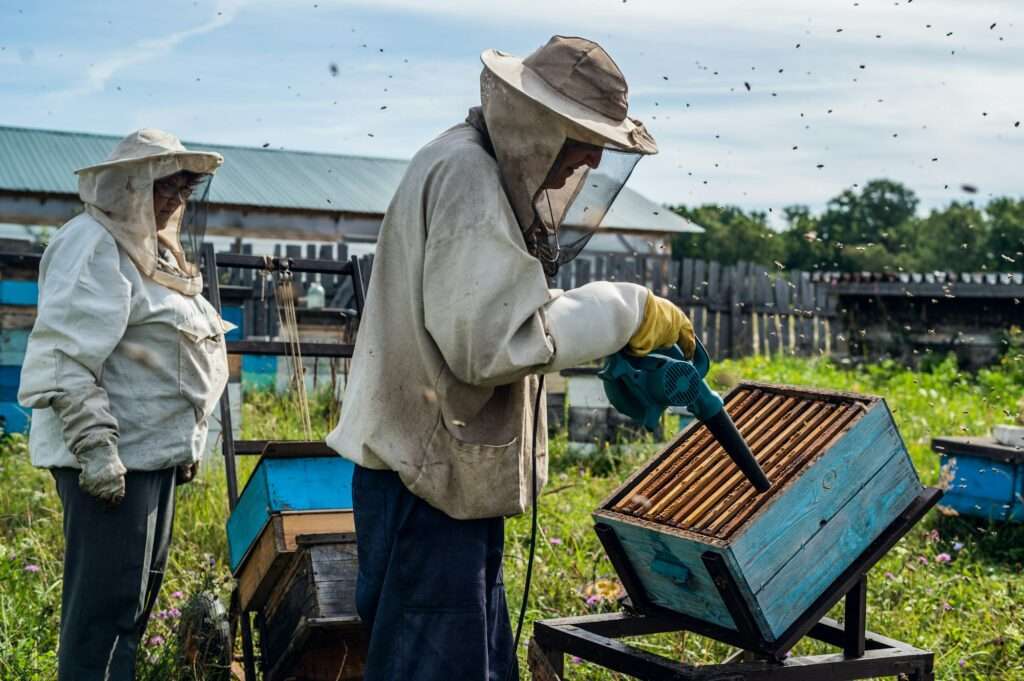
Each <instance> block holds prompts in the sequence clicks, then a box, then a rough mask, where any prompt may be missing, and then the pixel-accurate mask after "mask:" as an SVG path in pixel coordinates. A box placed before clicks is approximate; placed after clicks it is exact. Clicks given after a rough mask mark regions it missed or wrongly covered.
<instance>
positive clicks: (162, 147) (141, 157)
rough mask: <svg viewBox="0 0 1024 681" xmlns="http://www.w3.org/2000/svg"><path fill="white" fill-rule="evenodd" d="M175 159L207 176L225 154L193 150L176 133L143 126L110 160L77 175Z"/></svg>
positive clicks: (128, 138)
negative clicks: (187, 147)
mask: <svg viewBox="0 0 1024 681" xmlns="http://www.w3.org/2000/svg"><path fill="white" fill-rule="evenodd" d="M172 158H173V159H174V161H175V166H176V167H177V168H178V169H179V170H187V171H189V172H193V173H198V174H200V175H205V174H208V173H212V172H214V171H215V170H217V168H218V167H220V165H221V164H222V163H223V162H224V157H223V156H221V155H220V154H218V153H215V152H212V151H190V150H188V149H186V148H185V145H184V144H182V143H181V140H179V139H178V138H177V137H176V136H174V135H172V134H171V133H169V132H164V131H163V130H157V129H156V128H142V129H141V130H136V131H135V132H133V133H132V134H130V135H128V136H127V137H125V138H124V139H123V140H121V141H120V142H118V144H117V146H116V147H114V150H113V151H112V152H110V156H108V157H107V160H106V161H103V162H101V163H94V164H92V165H89V166H85V167H84V168H79V169H78V170H76V171H75V174H80V173H87V172H90V171H94V170H101V169H103V168H109V167H111V166H116V165H124V164H129V163H142V162H146V163H151V162H160V161H165V160H169V159H172Z"/></svg>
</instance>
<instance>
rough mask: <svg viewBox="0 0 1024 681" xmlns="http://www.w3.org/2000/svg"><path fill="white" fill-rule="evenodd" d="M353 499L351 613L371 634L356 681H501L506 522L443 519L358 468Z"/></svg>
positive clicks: (505, 666)
mask: <svg viewBox="0 0 1024 681" xmlns="http://www.w3.org/2000/svg"><path fill="white" fill-rule="evenodd" d="M352 493H353V506H354V509H355V523H356V537H357V538H358V550H359V578H358V581H357V584H356V609H357V610H358V612H359V616H360V618H362V620H363V622H364V624H365V625H366V628H367V631H368V632H369V634H370V646H369V654H368V658H367V662H366V674H365V676H364V677H363V679H364V681H505V679H506V675H507V674H508V670H509V665H510V664H512V665H516V664H517V663H516V660H515V658H514V656H513V654H512V653H513V651H512V628H511V625H510V623H509V618H508V606H507V605H506V603H505V585H504V583H503V582H502V577H501V560H502V553H503V548H504V546H503V545H504V531H505V521H504V519H503V518H488V519H485V520H455V519H453V518H450V517H449V516H447V515H445V514H444V513H442V512H441V511H439V510H437V509H436V508H434V507H432V506H430V505H429V504H427V502H425V501H423V500H422V499H420V498H419V497H417V496H415V495H414V494H412V493H411V492H409V491H408V490H407V489H406V488H405V485H403V484H402V481H401V480H400V479H399V477H398V474H397V473H394V472H392V471H377V470H370V469H367V468H362V467H360V466H356V470H355V474H354V476H353V480H352ZM510 678H512V679H516V680H518V679H519V675H518V668H516V670H515V671H514V672H513V674H512V675H511V677H510Z"/></svg>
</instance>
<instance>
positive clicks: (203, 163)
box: [75, 151, 224, 175]
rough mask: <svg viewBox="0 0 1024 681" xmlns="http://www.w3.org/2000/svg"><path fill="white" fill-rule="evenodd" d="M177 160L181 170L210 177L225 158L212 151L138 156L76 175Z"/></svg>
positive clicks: (98, 165) (118, 160) (170, 152)
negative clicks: (171, 159)
mask: <svg viewBox="0 0 1024 681" xmlns="http://www.w3.org/2000/svg"><path fill="white" fill-rule="evenodd" d="M172 157H173V158H175V159H176V160H177V162H178V165H179V166H180V169H181V170H187V171H189V172H191V173H197V174H199V175H210V174H212V173H214V172H215V171H216V170H217V168H219V167H220V166H221V164H222V163H224V157H223V156H221V155H220V154H218V153H215V152H212V151H167V152H163V153H160V154H149V155H147V156H136V157H134V158H119V159H114V160H112V161H103V162H102V163H94V164H93V165H90V166H85V167H84V168H79V169H78V170H76V171H75V174H76V175H78V174H80V173H86V172H90V171H93V170H102V169H103V168H110V167H112V166H123V165H129V164H134V163H152V162H154V161H163V160H165V159H168V158H172Z"/></svg>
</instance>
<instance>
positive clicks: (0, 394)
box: [0, 366, 21, 402]
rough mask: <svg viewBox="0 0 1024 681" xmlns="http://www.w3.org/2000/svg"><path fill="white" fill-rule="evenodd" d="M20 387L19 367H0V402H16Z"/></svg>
mask: <svg viewBox="0 0 1024 681" xmlns="http://www.w3.org/2000/svg"><path fill="white" fill-rule="evenodd" d="M20 385H21V367H20V366H0V402H17V401H18V387H19V386H20Z"/></svg>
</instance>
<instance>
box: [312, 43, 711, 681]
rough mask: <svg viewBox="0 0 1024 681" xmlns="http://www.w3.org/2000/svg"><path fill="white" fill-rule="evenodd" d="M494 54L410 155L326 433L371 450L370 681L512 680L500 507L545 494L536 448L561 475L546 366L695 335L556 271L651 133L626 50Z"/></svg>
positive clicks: (358, 490) (613, 287)
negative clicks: (631, 88) (621, 61)
mask: <svg viewBox="0 0 1024 681" xmlns="http://www.w3.org/2000/svg"><path fill="white" fill-rule="evenodd" d="M482 59H483V62H484V68H483V72H482V74H481V80H480V83H481V87H480V98H481V106H480V107H476V108H474V109H471V110H470V113H469V117H468V118H467V120H466V122H464V123H461V124H458V125H456V126H455V127H453V128H451V129H449V130H447V131H446V132H444V133H442V134H441V135H440V136H439V137H437V138H436V139H435V140H434V141H432V142H430V143H429V144H427V145H426V146H425V147H423V148H422V149H420V151H419V152H418V153H417V154H416V155H415V156H414V157H413V159H412V161H411V162H410V163H409V166H408V168H407V170H406V172H405V175H404V177H403V178H402V181H401V183H400V184H399V187H398V189H397V191H396V193H395V196H394V198H393V199H392V202H391V205H390V206H389V208H388V211H387V214H386V215H385V217H384V220H383V222H382V224H381V229H380V236H379V240H378V244H377V250H376V255H375V258H374V266H373V277H372V280H371V282H370V286H369V291H368V298H367V302H366V308H365V310H364V314H363V317H362V319H361V320H360V326H359V335H358V338H357V340H356V347H355V353H354V358H353V361H352V369H351V372H350V374H349V381H348V385H347V388H346V399H345V405H344V408H343V409H342V412H341V421H340V423H339V425H338V427H337V428H336V429H335V430H334V431H333V432H332V433H331V434H330V436H329V437H328V440H327V441H328V444H330V446H331V447H333V448H334V449H335V450H336V451H338V452H339V453H341V454H342V455H343V456H345V457H347V458H349V459H351V460H353V461H354V462H355V463H356V464H357V466H356V471H355V474H354V477H353V480H352V486H353V500H354V507H355V522H356V533H357V535H358V536H359V581H358V585H357V596H356V602H357V606H358V609H359V614H360V616H361V617H362V619H363V622H364V623H365V625H366V626H367V628H368V631H370V647H369V656H368V659H367V664H366V676H365V678H366V680H367V681H380V680H383V679H412V678H415V679H417V680H418V681H432V680H435V679H436V680H438V681H440V680H441V679H444V680H446V681H447V680H449V679H505V678H508V677H507V675H508V674H509V670H510V669H512V668H513V667H514V665H515V661H514V655H513V654H512V634H511V630H510V627H509V622H508V614H507V608H506V605H505V594H504V587H503V586H502V580H501V561H502V551H503V522H504V520H503V518H504V516H509V515H515V514H518V513H521V512H522V511H523V510H524V509H526V508H528V507H529V505H530V504H531V503H532V501H533V497H532V493H531V487H532V485H531V481H532V477H533V473H534V470H533V469H534V461H536V462H537V465H536V474H537V478H538V482H539V484H540V485H543V484H544V482H545V480H546V478H547V426H546V405H545V401H544V396H543V392H542V391H540V390H539V388H538V386H539V380H538V374H542V373H546V372H554V371H558V370H560V369H563V368H567V367H571V366H575V365H578V364H581V363H584V362H588V361H591V360H594V359H597V358H599V357H603V356H605V355H609V354H611V353H614V352H616V351H618V350H620V349H622V348H623V347H626V346H628V347H629V348H630V349H631V350H633V351H634V352H637V353H639V354H644V353H646V352H649V351H650V350H652V349H653V348H656V347H661V346H664V345H669V344H672V343H676V342H680V343H681V344H683V345H684V349H686V350H687V351H689V350H690V349H692V344H693V333H692V327H690V326H689V322H688V321H687V320H686V318H685V316H684V315H683V314H682V312H681V311H679V310H678V308H676V307H675V306H674V305H672V303H670V302H669V301H667V300H665V299H663V298H659V297H658V296H656V295H654V294H653V293H651V292H649V291H648V290H647V289H646V288H644V287H643V286H638V285H636V284H628V283H611V282H594V283H590V284H587V285H585V286H581V287H579V288H577V289H574V290H571V291H565V292H562V291H558V290H553V289H549V284H548V276H550V275H553V274H554V273H556V272H557V271H558V268H559V267H561V266H563V265H565V263H567V262H569V261H570V260H571V259H572V257H574V256H575V255H576V254H578V253H579V251H580V249H581V248H582V247H583V245H584V244H585V243H586V240H587V239H588V238H589V236H590V235H591V234H592V233H593V231H594V230H595V229H596V228H597V227H598V225H599V224H600V222H601V218H603V216H604V214H605V213H606V212H607V210H608V208H609V206H610V205H611V204H612V202H613V201H614V199H615V197H616V196H617V195H618V192H619V191H620V190H621V188H622V185H623V184H624V183H625V180H626V178H628V177H629V174H630V172H631V171H632V170H633V167H634V165H635V164H636V162H637V160H639V158H641V157H642V156H644V155H646V154H651V153H654V151H655V150H656V146H655V143H654V140H653V139H652V137H651V136H650V135H649V134H648V133H647V132H646V130H645V129H644V127H643V125H642V124H641V123H639V122H638V121H636V120H633V119H631V118H629V117H628V115H627V88H626V81H625V78H624V77H623V76H622V73H621V72H620V71H619V69H618V67H617V66H616V65H615V63H614V62H613V61H612V60H611V58H610V57H609V56H608V55H607V53H606V52H605V51H604V50H603V49H602V48H601V47H600V46H599V45H597V44H596V43H593V42H591V41H589V40H585V39H583V38H564V37H558V36H556V37H555V38H552V39H551V40H550V41H549V42H548V43H547V44H546V45H544V46H543V47H541V48H540V49H538V50H537V51H536V52H534V53H533V54H532V55H530V56H529V57H527V58H526V59H522V60H520V59H518V58H515V57H511V56H509V55H505V54H502V53H499V52H496V51H493V50H488V51H486V52H484V53H483V56H482ZM563 221H564V222H565V223H566V225H567V227H566V228H564V229H563V228H562V223H563ZM533 453H536V458H535V459H534V457H533V456H532V454H533ZM513 677H514V678H518V677H517V676H514V674H513Z"/></svg>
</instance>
